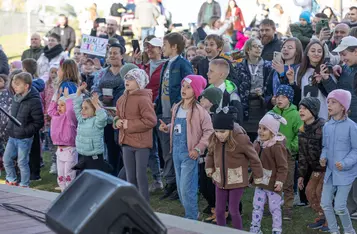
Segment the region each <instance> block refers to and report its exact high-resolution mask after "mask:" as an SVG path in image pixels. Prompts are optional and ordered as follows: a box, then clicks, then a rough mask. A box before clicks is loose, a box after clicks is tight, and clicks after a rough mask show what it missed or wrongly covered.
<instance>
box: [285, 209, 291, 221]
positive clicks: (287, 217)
mask: <svg viewBox="0 0 357 234" xmlns="http://www.w3.org/2000/svg"><path fill="white" fill-rule="evenodd" d="M292 218H293V210H292V209H290V208H287V209H284V210H283V220H292Z"/></svg>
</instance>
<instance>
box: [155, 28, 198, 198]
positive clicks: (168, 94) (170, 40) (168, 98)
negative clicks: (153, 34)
mask: <svg viewBox="0 0 357 234" xmlns="http://www.w3.org/2000/svg"><path fill="white" fill-rule="evenodd" d="M184 49H185V39H184V38H183V36H182V35H181V34H179V33H170V34H167V35H166V36H165V37H164V46H163V48H162V50H163V54H164V56H165V57H168V58H169V59H168V60H167V61H166V62H165V64H164V66H163V68H162V71H161V81H160V89H159V93H158V97H157V98H156V101H155V106H156V115H157V116H158V118H159V119H161V120H162V121H164V122H165V124H169V123H171V108H172V107H173V106H174V104H175V103H178V102H179V101H180V100H181V81H182V79H183V78H185V77H186V76H187V75H190V74H193V69H192V66H191V64H190V62H188V61H187V60H186V59H184V58H183V57H182V56H181V54H182V53H183V52H184ZM157 127H159V125H158V126H157ZM158 132H159V133H158V135H159V139H160V143H161V148H162V155H163V158H164V162H165V165H164V173H163V176H164V177H165V180H166V186H165V194H164V195H163V196H162V197H161V199H165V198H168V197H170V200H176V199H178V194H177V191H176V178H175V170H174V165H173V160H172V155H171V154H170V135H169V134H166V133H163V132H161V131H158Z"/></svg>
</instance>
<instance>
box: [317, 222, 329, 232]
mask: <svg viewBox="0 0 357 234" xmlns="http://www.w3.org/2000/svg"><path fill="white" fill-rule="evenodd" d="M319 232H330V229H329V228H328V225H327V222H325V223H324V225H322V227H321V228H320V229H319Z"/></svg>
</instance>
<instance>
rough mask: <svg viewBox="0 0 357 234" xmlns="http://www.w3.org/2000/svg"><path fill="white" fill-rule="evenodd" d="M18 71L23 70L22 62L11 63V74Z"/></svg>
mask: <svg viewBox="0 0 357 234" xmlns="http://www.w3.org/2000/svg"><path fill="white" fill-rule="evenodd" d="M16 69H22V62H21V61H13V62H12V63H10V73H11V72H13V71H14V70H16Z"/></svg>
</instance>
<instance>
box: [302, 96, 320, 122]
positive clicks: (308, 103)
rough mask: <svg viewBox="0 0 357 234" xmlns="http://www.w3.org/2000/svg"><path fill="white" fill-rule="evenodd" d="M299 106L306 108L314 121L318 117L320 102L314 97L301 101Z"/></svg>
mask: <svg viewBox="0 0 357 234" xmlns="http://www.w3.org/2000/svg"><path fill="white" fill-rule="evenodd" d="M299 106H304V107H306V108H307V109H308V110H309V111H310V112H311V114H312V115H313V116H314V117H315V118H316V119H317V118H318V117H319V112H320V100H319V99H317V98H316V97H306V98H304V99H302V100H301V101H300V104H299Z"/></svg>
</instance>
